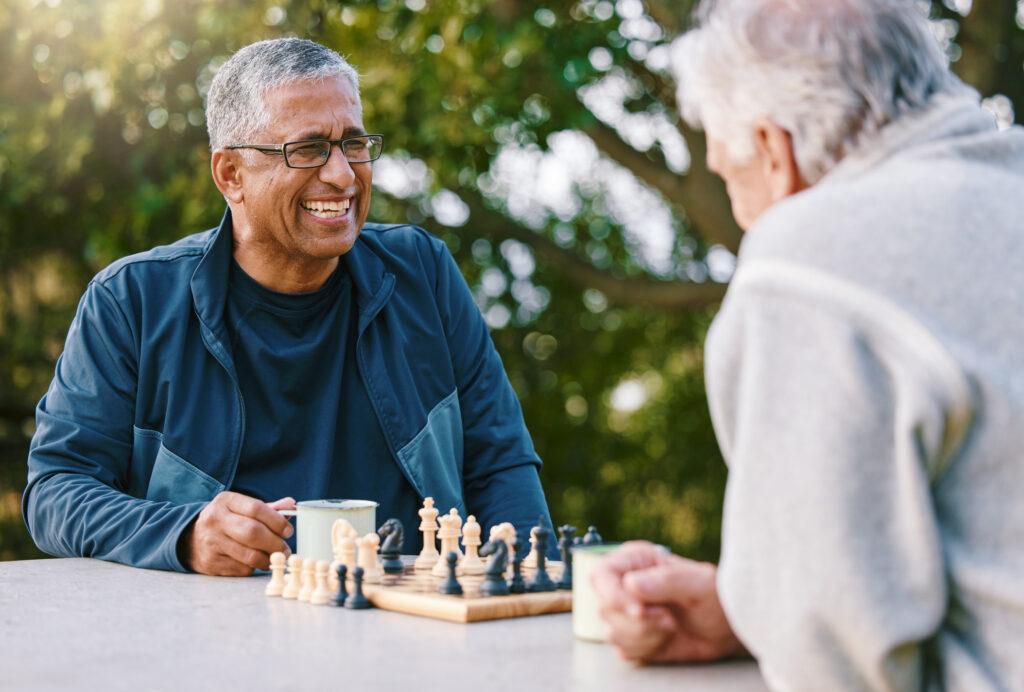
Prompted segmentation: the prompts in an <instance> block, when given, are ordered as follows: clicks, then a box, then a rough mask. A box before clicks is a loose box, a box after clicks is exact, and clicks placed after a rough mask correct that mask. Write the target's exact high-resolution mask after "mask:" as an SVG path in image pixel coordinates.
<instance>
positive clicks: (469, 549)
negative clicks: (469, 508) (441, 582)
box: [459, 514, 484, 575]
mask: <svg viewBox="0 0 1024 692" xmlns="http://www.w3.org/2000/svg"><path fill="white" fill-rule="evenodd" d="M480 530H481V528H480V523H479V522H477V520H476V517H474V516H473V515H472V514H470V515H469V516H468V517H466V524H465V526H463V527H462V546H463V547H464V548H465V549H466V555H465V557H463V558H462V562H461V563H460V564H459V571H460V572H461V573H462V574H468V575H478V574H483V573H484V561H483V560H481V559H480V555H479V554H478V553H477V550H478V548H479V546H480Z"/></svg>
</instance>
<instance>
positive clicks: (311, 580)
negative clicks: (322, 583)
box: [298, 558, 316, 603]
mask: <svg viewBox="0 0 1024 692" xmlns="http://www.w3.org/2000/svg"><path fill="white" fill-rule="evenodd" d="M315 586H316V560H314V559H313V558H307V559H305V560H303V561H302V587H301V588H300V589H299V596H298V598H299V600H300V601H303V602H305V603H309V598H310V596H312V595H313V588H314V587H315Z"/></svg>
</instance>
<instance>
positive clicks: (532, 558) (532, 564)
mask: <svg viewBox="0 0 1024 692" xmlns="http://www.w3.org/2000/svg"><path fill="white" fill-rule="evenodd" d="M523 567H529V568H530V569H537V527H536V526H534V527H533V528H532V529H530V554H529V555H527V556H526V557H525V558H524V559H523Z"/></svg>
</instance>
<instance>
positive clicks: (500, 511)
mask: <svg viewBox="0 0 1024 692" xmlns="http://www.w3.org/2000/svg"><path fill="white" fill-rule="evenodd" d="M439 252H440V256H439V257H438V287H437V295H438V296H439V300H440V302H441V316H442V320H443V321H444V324H445V336H446V338H447V340H448V343H449V347H450V349H451V353H452V366H453V369H454V372H455V379H456V384H457V386H458V390H459V405H460V408H461V411H462V418H463V421H462V423H463V463H464V466H463V474H462V478H463V487H464V491H465V497H466V509H467V511H468V512H470V513H473V514H476V517H477V520H478V521H479V522H480V523H481V524H482V525H484V526H485V527H486V526H493V525H495V524H497V523H500V522H503V521H509V522H511V523H513V524H514V525H515V526H516V528H517V530H518V531H520V532H521V533H527V532H528V531H529V528H530V527H532V526H534V525H536V523H537V519H538V517H541V516H543V517H544V519H545V521H547V524H548V526H551V519H550V517H549V515H548V508H547V502H546V501H545V498H544V491H543V489H542V488H541V484H540V476H539V469H540V466H541V461H540V457H538V456H537V452H536V451H535V449H534V447H533V441H532V440H531V439H530V434H529V432H528V431H527V429H526V423H525V421H524V420H523V411H522V408H521V407H520V405H519V400H518V398H517V397H516V394H515V391H514V390H513V389H512V385H511V383H510V382H509V381H508V377H507V375H506V374H505V369H504V367H503V365H502V362H501V357H500V356H499V355H498V352H497V350H496V349H495V348H494V343H493V342H492V340H491V336H490V334H489V333H488V331H487V324H486V323H485V322H484V320H483V317H482V316H481V314H480V310H479V309H478V308H477V306H476V303H474V302H473V296H472V293H471V292H470V290H469V287H468V286H467V285H466V281H465V279H464V278H463V277H462V274H461V273H460V272H459V268H458V266H457V265H456V264H455V259H454V258H453V257H452V256H451V253H449V252H448V250H447V248H446V247H444V246H443V244H442V245H441V247H440V250H439ZM552 543H554V542H553V541H552ZM552 554H554V552H552Z"/></svg>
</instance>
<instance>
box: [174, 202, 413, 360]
mask: <svg viewBox="0 0 1024 692" xmlns="http://www.w3.org/2000/svg"><path fill="white" fill-rule="evenodd" d="M233 245H234V243H233V235H232V225H231V209H230V208H229V209H226V210H225V211H224V216H223V217H222V218H221V222H220V225H219V226H218V227H217V228H216V229H215V230H214V231H213V233H212V234H211V235H210V237H209V239H208V240H207V241H206V246H205V247H204V248H203V256H202V259H201V260H200V261H199V264H198V266H196V269H195V271H194V272H193V273H192V279H191V281H190V282H189V287H190V289H191V291H192V301H193V304H194V305H195V310H196V314H197V315H198V316H199V320H200V321H201V322H202V323H203V324H204V325H205V326H206V327H207V328H208V329H209V330H210V331H212V332H213V333H214V334H215V335H216V336H217V338H219V339H222V340H226V331H225V326H224V306H225V303H226V300H227V293H228V282H229V278H230V270H231V258H232V254H233V250H234V247H233ZM341 259H342V261H343V262H345V268H346V270H347V271H348V274H349V276H350V277H351V279H352V286H353V288H354V289H355V291H356V304H357V305H358V307H359V313H360V318H359V322H360V325H361V326H365V323H367V322H368V321H369V320H370V319H372V318H373V317H374V316H375V315H376V314H377V312H379V311H380V308H381V307H383V306H384V304H385V303H386V302H387V300H388V298H389V297H390V296H391V293H392V290H393V289H394V284H395V280H394V276H393V275H392V274H390V273H388V272H386V271H385V268H384V262H383V261H382V260H381V258H380V257H378V256H377V254H376V253H374V251H373V249H372V248H370V247H369V245H368V244H367V243H365V242H363V241H362V239H357V240H356V243H355V245H353V246H352V249H351V250H349V251H348V252H347V253H346V254H345V255H343V256H342V258H341Z"/></svg>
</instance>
